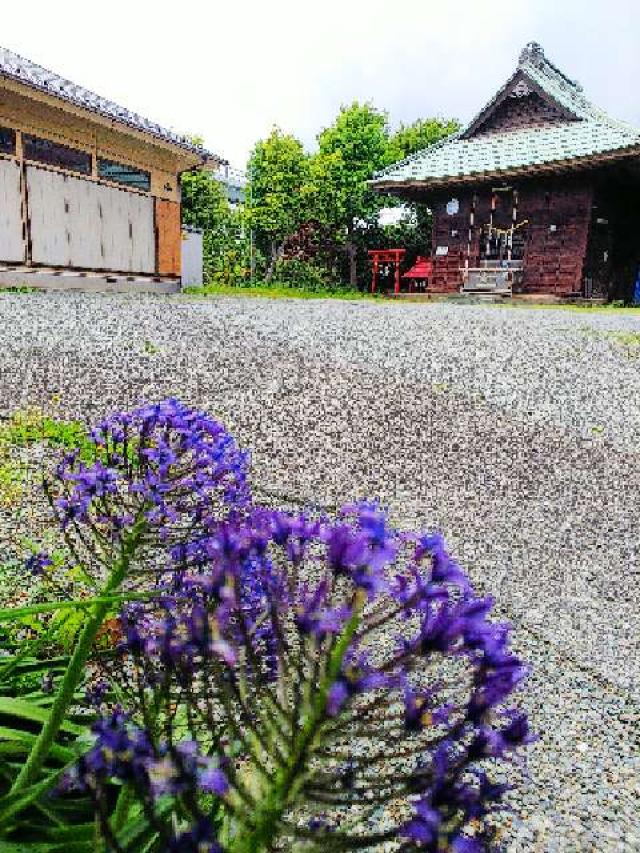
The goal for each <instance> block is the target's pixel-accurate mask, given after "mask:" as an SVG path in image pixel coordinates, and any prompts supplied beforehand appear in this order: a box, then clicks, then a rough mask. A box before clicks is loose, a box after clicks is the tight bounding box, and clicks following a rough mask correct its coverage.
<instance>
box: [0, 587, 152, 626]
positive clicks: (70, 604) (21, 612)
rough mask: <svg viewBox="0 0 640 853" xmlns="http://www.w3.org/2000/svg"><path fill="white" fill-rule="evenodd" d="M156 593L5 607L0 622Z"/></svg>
mask: <svg viewBox="0 0 640 853" xmlns="http://www.w3.org/2000/svg"><path fill="white" fill-rule="evenodd" d="M154 595H157V592H146V593H145V592H130V593H125V594H124V595H108V596H98V597H97V598H84V599H80V600H78V601H48V602H45V603H44V604H32V605H30V606H28V607H6V608H3V609H0V622H18V621H19V620H21V619H23V618H24V617H25V616H28V615H30V614H32V613H54V612H55V611H56V610H79V609H84V608H86V607H92V606H93V605H94V604H122V603H124V602H126V601H145V600H146V599H148V598H153V596H154Z"/></svg>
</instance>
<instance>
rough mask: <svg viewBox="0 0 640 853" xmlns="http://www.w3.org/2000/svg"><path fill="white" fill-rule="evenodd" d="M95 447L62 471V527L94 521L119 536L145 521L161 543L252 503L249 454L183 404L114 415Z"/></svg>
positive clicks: (93, 437)
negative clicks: (179, 531) (86, 458)
mask: <svg viewBox="0 0 640 853" xmlns="http://www.w3.org/2000/svg"><path fill="white" fill-rule="evenodd" d="M90 442H91V443H92V444H93V448H94V456H95V458H94V460H93V461H92V462H91V463H87V462H85V461H84V460H83V458H82V457H81V454H80V452H79V451H74V452H72V453H69V454H66V455H65V456H64V457H63V459H62V460H61V462H60V464H59V465H58V466H57V469H56V478H55V483H54V484H52V485H53V486H54V491H55V508H56V511H57V514H58V518H59V520H60V523H61V525H62V527H63V528H64V529H67V528H69V526H70V525H71V526H74V525H76V524H89V525H91V526H92V527H94V528H96V529H97V530H99V531H100V532H101V533H102V534H105V533H107V534H109V536H110V537H119V536H121V535H122V532H123V531H124V530H127V529H129V528H130V527H131V526H132V525H133V524H134V523H135V522H140V521H142V520H144V522H145V523H146V524H147V525H148V526H150V527H151V528H153V530H154V532H155V534H156V536H157V537H158V538H159V539H161V540H162V539H165V538H167V537H170V535H171V533H172V531H174V530H175V529H176V528H184V527H186V526H188V527H189V528H190V529H191V528H193V526H194V525H199V526H200V527H201V528H206V526H207V523H208V521H209V519H210V518H211V517H212V515H215V513H216V511H217V510H219V508H220V507H226V508H227V509H230V508H234V509H238V508H241V507H244V506H246V505H247V504H248V503H249V501H250V492H249V487H248V481H247V464H248V457H247V454H246V453H244V452H242V451H241V450H239V449H238V447H237V445H236V443H235V441H234V439H233V438H232V436H231V435H229V433H228V432H227V431H226V430H225V429H224V427H223V426H222V425H221V424H219V423H218V422H217V421H215V420H213V419H212V418H210V417H209V416H208V415H206V414H205V413H204V412H200V411H197V410H194V409H190V408H188V407H187V406H184V405H183V404H182V403H180V402H178V401H177V400H173V399H170V400H165V401H163V402H161V403H157V404H155V405H149V406H144V407H141V408H139V409H137V410H135V411H133V412H131V413H118V414H115V415H112V416H111V417H109V418H107V419H106V420H104V421H103V422H102V423H100V424H99V425H98V426H97V427H96V428H95V429H94V430H92V432H91V434H90Z"/></svg>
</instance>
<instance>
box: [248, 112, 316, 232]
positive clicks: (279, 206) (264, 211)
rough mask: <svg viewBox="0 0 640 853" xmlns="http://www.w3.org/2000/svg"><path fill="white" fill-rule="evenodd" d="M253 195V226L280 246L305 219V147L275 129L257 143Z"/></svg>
mask: <svg viewBox="0 0 640 853" xmlns="http://www.w3.org/2000/svg"><path fill="white" fill-rule="evenodd" d="M248 172H249V179H250V193H248V196H247V199H246V205H247V214H248V218H249V221H250V223H251V225H252V226H253V227H254V228H258V229H260V230H262V231H264V232H265V233H266V234H267V235H268V237H269V239H270V240H272V241H274V242H280V241H282V240H284V239H285V238H286V237H287V236H288V235H289V234H291V233H293V232H294V231H295V230H296V228H298V227H299V225H300V224H301V223H302V222H303V221H304V219H305V213H306V211H305V205H304V199H305V197H306V194H305V193H304V192H303V188H304V186H305V182H306V180H307V175H308V158H307V155H306V154H305V152H304V148H303V147H302V143H301V142H300V141H299V140H298V139H296V138H295V136H292V135H291V134H285V133H283V132H282V131H281V130H280V129H279V128H277V127H274V128H273V130H272V131H271V133H270V134H269V136H268V137H267V138H266V139H264V140H261V141H260V142H258V143H256V146H255V148H254V149H253V152H252V154H251V157H250V159H249V168H248Z"/></svg>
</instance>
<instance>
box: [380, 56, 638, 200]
mask: <svg viewBox="0 0 640 853" xmlns="http://www.w3.org/2000/svg"><path fill="white" fill-rule="evenodd" d="M519 80H524V82H525V83H526V82H528V83H530V84H533V87H535V88H537V89H538V90H539V91H540V92H541V93H542V94H543V96H546V98H547V99H548V100H549V101H550V102H551V103H552V104H554V105H555V106H556V107H557V108H558V109H559V110H560V111H561V112H562V114H563V115H565V116H566V119H564V120H561V121H555V122H552V123H550V124H548V125H545V126H530V127H520V128H517V129H512V130H504V131H496V132H493V133H489V134H482V135H479V136H474V135H473V134H474V132H475V130H476V129H477V126H478V125H479V124H480V123H481V122H482V121H483V117H485V116H487V115H488V114H489V113H490V112H491V109H492V108H493V106H494V105H495V104H497V103H498V102H499V101H500V100H501V99H502V98H503V97H504V94H505V92H507V91H510V90H511V89H512V88H513V86H514V85H516V83H517V81H519ZM626 149H630V150H633V149H637V150H638V153H639V154H640V130H638V129H636V128H634V127H632V126H631V125H628V124H625V123H624V122H620V121H615V120H614V119H611V118H609V117H608V116H607V115H606V113H604V112H603V111H602V110H600V109H599V108H598V107H596V106H594V105H593V104H592V103H590V101H588V100H587V98H585V96H584V95H583V94H582V89H581V87H580V86H579V85H578V84H577V83H575V82H574V81H572V80H570V79H569V78H568V77H565V75H564V74H563V73H562V72H561V71H559V70H558V69H557V68H556V67H555V66H554V65H552V63H551V62H549V61H548V60H547V59H546V58H545V57H544V54H543V53H542V50H541V48H540V47H539V46H538V45H535V44H532V45H527V47H526V48H525V50H524V51H523V52H522V55H521V57H520V62H519V65H518V68H517V70H516V73H515V74H514V75H513V76H512V77H511V78H510V79H509V80H508V81H507V83H506V84H505V86H503V87H502V89H500V91H499V92H497V93H496V95H495V97H494V98H493V99H492V100H491V101H489V103H488V104H487V105H486V106H485V107H484V108H483V109H482V110H481V112H480V113H478V115H477V116H476V117H475V118H474V119H473V120H472V121H471V122H470V123H469V124H468V125H467V126H466V127H465V128H463V129H462V130H460V131H459V132H458V133H456V134H454V135H453V136H450V137H448V138H447V139H445V140H442V141H441V142H439V143H437V144H436V145H433V146H431V147H430V148H426V149H425V150H423V151H419V152H418V153H417V154H414V155H412V156H411V157H407V158H406V159H405V160H402V161H401V162H399V163H396V164H394V165H393V166H390V167H388V168H387V169H385V170H384V171H382V172H379V173H378V174H376V176H375V179H374V181H373V186H374V187H375V186H379V187H380V189H393V185H394V184H397V186H398V189H400V188H401V187H402V185H403V184H413V183H414V182H417V183H424V184H436V183H447V182H449V181H451V182H453V181H455V180H456V179H460V178H469V177H473V176H478V177H479V178H480V177H482V176H483V175H484V174H486V175H495V174H497V173H500V172H503V171H506V172H509V171H514V170H519V169H527V168H531V167H536V166H542V165H544V164H555V163H558V164H561V163H562V162H563V161H570V160H580V159H583V158H589V157H593V156H597V155H602V154H607V153H612V152H619V153H623V152H624V151H625V150H626Z"/></svg>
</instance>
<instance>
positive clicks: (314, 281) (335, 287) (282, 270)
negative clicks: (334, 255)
mask: <svg viewBox="0 0 640 853" xmlns="http://www.w3.org/2000/svg"><path fill="white" fill-rule="evenodd" d="M273 284H274V286H276V287H277V286H278V285H284V286H288V287H294V288H298V289H300V290H309V291H313V292H322V291H328V292H339V291H344V290H347V289H348V288H347V287H346V285H344V284H342V283H341V282H338V281H337V280H336V279H334V278H333V277H332V276H331V275H330V274H329V273H328V272H327V270H326V268H325V267H324V266H323V265H322V264H320V263H318V262H317V261H313V260H308V261H305V260H299V259H297V258H291V259H283V260H279V261H277V263H276V265H275V272H274V276H273Z"/></svg>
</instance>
